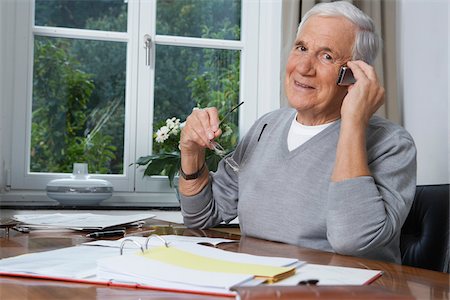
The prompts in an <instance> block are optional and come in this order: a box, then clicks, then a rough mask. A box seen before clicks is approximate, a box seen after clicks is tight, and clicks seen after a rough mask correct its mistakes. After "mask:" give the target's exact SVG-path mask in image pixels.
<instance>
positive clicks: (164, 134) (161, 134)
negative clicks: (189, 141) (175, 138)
mask: <svg viewBox="0 0 450 300" xmlns="http://www.w3.org/2000/svg"><path fill="white" fill-rule="evenodd" d="M169 131H170V129H169V128H168V127H167V126H163V127H161V128H160V129H158V131H157V132H156V138H155V141H156V142H158V143H163V142H164V141H165V140H167V139H168V138H169Z"/></svg>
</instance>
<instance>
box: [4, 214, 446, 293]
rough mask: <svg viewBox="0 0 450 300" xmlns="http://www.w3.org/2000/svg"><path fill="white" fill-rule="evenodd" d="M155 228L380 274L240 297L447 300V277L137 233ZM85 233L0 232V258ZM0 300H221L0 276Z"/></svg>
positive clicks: (262, 244) (253, 244)
mask: <svg viewBox="0 0 450 300" xmlns="http://www.w3.org/2000/svg"><path fill="white" fill-rule="evenodd" d="M149 228H153V229H155V228H156V229H157V233H159V234H178V235H195V236H211V237H224V238H231V239H240V242H239V243H232V244H225V245H223V246H221V247H220V248H222V249H225V250H229V251H236V252H243V253H250V254H256V255H268V256H284V257H296V258H298V259H299V260H304V261H307V262H309V263H316V264H324V265H335V266H346V267H355V268H367V269H377V270H382V271H384V274H383V276H382V277H381V278H379V279H377V280H376V281H375V282H373V283H372V284H371V285H369V286H364V287H320V286H318V287H307V286H298V287H284V288H279V287H278V288H274V287H273V288H272V287H267V288H253V289H250V288H246V289H243V290H241V291H240V295H241V299H274V298H277V299H298V298H300V297H302V299H303V298H305V299H308V298H309V299H311V298H314V299H315V298H318V297H320V298H329V299H336V298H341V299H361V298H366V299H370V298H372V299H374V298H377V299H410V298H416V299H449V283H450V276H449V274H445V273H440V272H434V271H428V270H424V269H418V268H412V267H406V266H401V265H397V264H391V263H385V262H379V261H373V260H367V259H362V258H355V257H349V256H342V255H338V254H333V253H327V252H322V251H318V250H312V249H306V248H301V247H297V246H293V245H286V244H281V243H275V242H269V241H263V240H259V239H254V238H249V237H240V236H237V235H234V234H231V233H227V232H220V231H217V230H191V229H186V228H184V227H183V226H179V225H178V226H176V225H168V224H167V223H164V222H159V221H157V220H149V221H147V224H146V225H145V227H144V228H143V229H134V231H139V230H147V229H149ZM88 240H90V239H88V238H86V237H85V234H84V233H83V234H81V233H77V232H72V231H68V230H67V231H65V230H59V231H47V230H36V231H32V232H31V233H28V234H23V233H19V232H16V231H13V230H11V231H10V235H9V237H8V238H7V237H5V236H4V232H3V230H0V257H1V258H5V257H11V256H15V255H19V254H24V253H30V252H39V251H46V250H53V249H57V248H62V247H69V246H73V245H77V244H80V243H83V242H85V241H88ZM0 299H45V300H48V299H108V300H114V299H121V300H126V299H142V300H144V299H226V298H214V297H210V296H207V297H201V296H199V295H189V294H181V293H162V292H157V291H148V290H139V289H127V288H117V287H105V286H100V285H93V284H77V283H67V282H57V281H49V280H36V279H25V278H13V277H4V276H2V277H0Z"/></svg>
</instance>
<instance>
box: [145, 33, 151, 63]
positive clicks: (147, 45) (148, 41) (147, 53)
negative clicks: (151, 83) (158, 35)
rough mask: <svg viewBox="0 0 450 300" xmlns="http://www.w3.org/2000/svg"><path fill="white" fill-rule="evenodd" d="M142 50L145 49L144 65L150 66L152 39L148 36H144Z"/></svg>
mask: <svg viewBox="0 0 450 300" xmlns="http://www.w3.org/2000/svg"><path fill="white" fill-rule="evenodd" d="M144 48H145V65H146V66H150V62H151V55H152V52H151V49H152V37H151V36H150V35H149V34H146V35H144Z"/></svg>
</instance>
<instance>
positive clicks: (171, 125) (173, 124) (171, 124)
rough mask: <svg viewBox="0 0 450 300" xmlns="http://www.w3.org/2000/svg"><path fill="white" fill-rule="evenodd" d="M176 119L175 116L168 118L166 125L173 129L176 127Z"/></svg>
mask: <svg viewBox="0 0 450 300" xmlns="http://www.w3.org/2000/svg"><path fill="white" fill-rule="evenodd" d="M175 120H176V118H175V117H173V118H172V119H167V120H166V126H167V127H168V128H169V129H173V128H174V127H175Z"/></svg>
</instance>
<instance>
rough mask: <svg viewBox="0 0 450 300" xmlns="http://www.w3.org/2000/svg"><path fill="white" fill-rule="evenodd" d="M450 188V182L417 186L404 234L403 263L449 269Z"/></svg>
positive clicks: (401, 242)
mask: <svg viewBox="0 0 450 300" xmlns="http://www.w3.org/2000/svg"><path fill="white" fill-rule="evenodd" d="M449 190H450V185H449V184H441V185H419V186H417V189H416V195H415V197H414V202H413V205H412V207H411V211H410V212H409V214H408V217H407V219H406V221H405V224H404V225H403V227H402V232H401V235H400V251H401V254H402V264H404V265H408V266H413V267H419V268H425V269H430V270H435V271H440V272H448V271H449V270H448V267H449V253H450V252H449V197H450V196H449Z"/></svg>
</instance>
